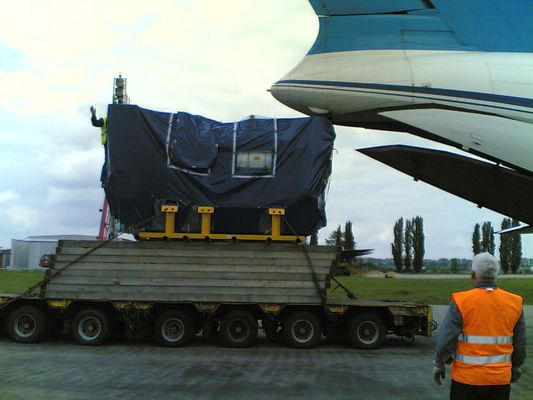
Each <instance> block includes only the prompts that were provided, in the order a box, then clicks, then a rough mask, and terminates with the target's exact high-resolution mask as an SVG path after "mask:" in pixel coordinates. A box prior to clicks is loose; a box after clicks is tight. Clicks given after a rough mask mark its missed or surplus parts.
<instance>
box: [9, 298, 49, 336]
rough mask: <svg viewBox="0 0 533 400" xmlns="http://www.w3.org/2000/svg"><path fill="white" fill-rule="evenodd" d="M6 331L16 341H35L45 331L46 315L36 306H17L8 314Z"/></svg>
mask: <svg viewBox="0 0 533 400" xmlns="http://www.w3.org/2000/svg"><path fill="white" fill-rule="evenodd" d="M7 331H8V333H9V336H11V339H13V341H15V342H17V343H36V342H38V341H40V340H41V339H43V337H44V335H45V333H46V316H45V314H44V312H43V311H41V310H40V309H39V308H37V307H33V306H22V307H19V308H17V309H15V310H14V311H12V312H11V314H9V317H8V318H7Z"/></svg>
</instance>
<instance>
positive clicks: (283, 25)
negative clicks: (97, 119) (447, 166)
mask: <svg viewBox="0 0 533 400" xmlns="http://www.w3.org/2000/svg"><path fill="white" fill-rule="evenodd" d="M0 9H1V12H0V15H1V16H2V18H1V20H2V23H1V24H0V59H1V58H2V48H3V47H4V48H8V49H9V54H10V55H11V56H13V55H14V54H15V55H16V56H17V59H19V60H22V61H21V62H18V63H14V64H10V66H9V68H7V67H3V65H2V64H1V63H0V87H1V88H2V96H0V118H1V120H2V122H3V123H2V126H0V182H1V183H0V185H1V186H0V203H2V205H5V204H10V203H12V202H15V201H16V202H17V204H16V205H12V206H11V207H10V208H9V209H8V208H5V207H3V208H0V245H2V246H4V247H6V246H9V243H10V242H9V241H10V239H11V238H12V237H24V236H28V235H31V234H37V233H39V234H42V233H50V234H52V233H88V234H92V233H96V231H97V229H98V223H99V217H100V215H99V213H98V209H99V208H100V206H101V201H102V198H103V192H102V189H101V188H100V182H99V175H100V169H101V164H102V161H103V153H102V148H101V146H100V144H99V134H98V130H97V129H94V128H93V127H91V126H90V124H89V113H88V108H89V106H90V105H91V104H94V105H95V106H96V107H97V108H98V111H99V113H100V114H102V113H104V112H105V108H106V104H107V103H108V102H109V101H110V100H111V84H112V78H113V77H114V76H116V75H117V74H118V73H119V72H122V73H123V74H124V75H125V76H126V77H127V78H128V91H129V94H130V96H131V98H132V101H133V102H134V103H137V104H139V105H141V106H143V107H147V108H152V109H156V110H162V111H176V110H178V109H179V110H183V111H189V112H193V113H198V114H203V115H205V116H207V117H210V118H213V119H218V120H226V121H231V120H239V119H241V118H243V117H244V116H247V115H250V114H256V115H265V116H277V117H288V116H295V115H298V114H297V113H296V112H294V111H292V110H290V109H288V108H287V107H285V106H283V105H281V104H280V103H278V102H277V101H276V100H275V99H274V98H273V97H272V96H271V95H270V94H269V93H267V92H266V90H267V89H268V88H269V87H270V86H271V84H272V83H273V82H275V81H276V80H278V79H279V78H281V77H282V76H283V75H284V74H285V73H286V72H288V71H289V70H290V69H292V68H293V67H294V66H295V65H296V63H298V62H299V61H300V59H301V58H302V57H303V56H304V54H305V53H306V52H307V50H308V49H309V48H310V47H311V45H312V43H313V40H314V37H315V36H316V33H317V30H318V22H317V19H316V16H315V15H314V13H313V11H312V9H311V7H310V5H309V3H308V2H307V1H306V0H299V1H286V0H271V1H268V2H267V1H259V0H256V1H250V0H234V1H231V2H220V1H217V0H180V1H179V2H176V1H171V0H157V1H153V2H150V3H147V2H145V1H141V0H136V1H131V0H130V1H127V0H120V1H105V0H98V1H93V2H81V3H80V2H72V1H67V0H54V1H53V2H43V1H37V0H35V1H31V0H28V1H19V2H3V3H2V5H0ZM337 133H338V139H337V143H336V147H337V148H338V155H337V156H336V157H335V160H334V163H335V166H334V175H333V178H332V184H331V189H330V196H329V199H328V219H329V221H330V224H329V226H328V228H326V229H324V230H323V232H321V235H322V236H326V235H327V232H328V231H329V230H331V229H333V228H334V227H335V226H336V225H338V224H341V223H342V224H343V223H344V222H345V221H346V220H347V219H351V220H352V221H353V222H354V230H355V234H356V240H357V242H358V244H359V246H360V247H370V248H375V249H376V255H379V256H383V257H387V256H389V252H390V250H389V248H390V245H389V242H390V239H391V235H392V234H391V231H392V225H393V224H394V221H395V220H396V219H397V218H399V217H400V216H404V217H413V216H415V215H422V216H424V218H425V222H426V232H427V237H428V240H427V245H428V255H430V256H436V257H438V256H441V255H444V256H454V255H455V256H466V255H467V253H468V252H469V246H470V245H469V243H464V244H463V245H461V242H462V240H463V239H464V238H469V236H470V231H471V229H472V227H473V224H474V223H475V222H480V221H481V222H482V221H484V220H488V219H490V220H492V221H493V222H494V223H495V224H496V223H498V222H499V221H498V219H499V218H500V216H499V215H498V214H495V213H491V212H489V211H486V210H478V209H477V208H475V207H474V206H473V205H471V204H469V203H467V202H464V201H462V200H459V199H456V198H454V197H453V196H451V195H447V194H445V193H444V192H441V191H438V190H437V189H433V188H431V187H429V186H428V185H425V184H423V183H415V182H413V181H412V179H411V178H409V177H407V176H405V175H402V174H401V173H399V172H396V171H394V170H391V169H389V168H387V167H385V166H383V165H382V164H380V163H378V162H376V161H373V160H371V159H368V158H366V157H365V156H363V155H361V154H359V153H356V152H355V151H354V149H355V148H361V147H368V146H374V145H382V144H390V143H404V144H414V145H416V144H418V145H420V144H421V143H424V145H427V144H429V147H434V148H435V147H436V148H441V147H442V146H440V145H435V144H434V143H432V142H428V141H423V140H422V139H418V138H415V137H412V136H409V135H406V134H399V133H390V132H386V133H385V132H375V131H369V130H363V129H353V128H342V127H338V128H337ZM459 238H462V239H459ZM525 247H526V246H525ZM529 249H532V247H531V246H530V247H529ZM529 251H530V252H531V251H533V250H529ZM530 255H531V254H530Z"/></svg>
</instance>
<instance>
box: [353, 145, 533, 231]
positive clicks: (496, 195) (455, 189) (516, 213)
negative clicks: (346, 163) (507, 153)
mask: <svg viewBox="0 0 533 400" xmlns="http://www.w3.org/2000/svg"><path fill="white" fill-rule="evenodd" d="M358 151H359V152H361V153H363V154H365V155H367V156H369V157H371V158H374V159H375V160H377V161H380V162H382V163H384V164H386V165H388V166H390V167H392V168H394V169H397V170H398V171H401V172H403V173H405V174H407V175H410V176H412V177H414V178H415V179H416V180H421V181H423V182H426V183H428V184H430V185H432V186H435V187H438V188H439V189H442V190H444V191H446V192H448V193H452V194H454V195H456V196H459V197H461V198H463V199H465V200H469V201H471V202H473V203H475V204H477V205H478V206H480V207H486V208H489V209H491V210H493V211H496V212H499V213H501V214H503V215H507V216H509V217H513V218H516V219H518V220H520V221H522V222H526V223H528V224H533V207H531V199H533V178H531V177H529V176H527V175H524V174H521V173H518V172H516V171H514V170H511V169H508V168H505V167H499V166H496V165H495V164H490V163H487V162H483V161H478V160H475V159H472V158H469V157H465V156H461V155H459V154H454V153H449V152H446V151H440V150H430V149H424V148H420V147H411V146H402V145H393V146H382V147H371V148H365V149H358Z"/></svg>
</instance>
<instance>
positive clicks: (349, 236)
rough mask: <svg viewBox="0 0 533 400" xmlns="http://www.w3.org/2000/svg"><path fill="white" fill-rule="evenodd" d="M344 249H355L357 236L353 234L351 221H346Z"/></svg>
mask: <svg viewBox="0 0 533 400" xmlns="http://www.w3.org/2000/svg"><path fill="white" fill-rule="evenodd" d="M344 249H345V250H353V249H355V238H354V236H353V231H352V222H351V221H346V224H345V225H344Z"/></svg>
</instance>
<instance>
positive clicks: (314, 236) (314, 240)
mask: <svg viewBox="0 0 533 400" xmlns="http://www.w3.org/2000/svg"><path fill="white" fill-rule="evenodd" d="M309 244H310V245H317V244H318V232H313V233H312V234H311V238H310V239H309Z"/></svg>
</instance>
